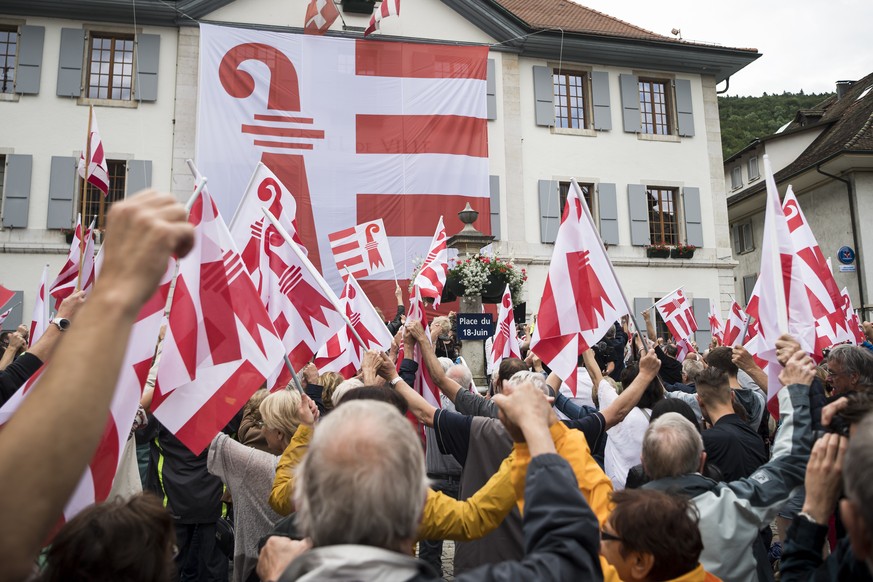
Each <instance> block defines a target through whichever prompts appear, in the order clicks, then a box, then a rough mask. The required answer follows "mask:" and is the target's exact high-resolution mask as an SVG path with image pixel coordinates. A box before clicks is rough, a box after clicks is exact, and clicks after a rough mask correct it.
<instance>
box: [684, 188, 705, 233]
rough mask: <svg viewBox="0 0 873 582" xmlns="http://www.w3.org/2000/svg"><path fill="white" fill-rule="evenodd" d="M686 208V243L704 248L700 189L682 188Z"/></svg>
mask: <svg viewBox="0 0 873 582" xmlns="http://www.w3.org/2000/svg"><path fill="white" fill-rule="evenodd" d="M682 202H683V206H684V208H685V242H686V243H688V244H690V245H694V246H696V247H702V246H703V219H702V214H701V211H700V188H682Z"/></svg>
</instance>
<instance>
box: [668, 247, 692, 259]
mask: <svg viewBox="0 0 873 582" xmlns="http://www.w3.org/2000/svg"><path fill="white" fill-rule="evenodd" d="M693 256H694V249H690V250H679V249H670V258H672V259H690V258H692V257H693Z"/></svg>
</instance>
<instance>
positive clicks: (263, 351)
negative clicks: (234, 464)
mask: <svg viewBox="0 0 873 582" xmlns="http://www.w3.org/2000/svg"><path fill="white" fill-rule="evenodd" d="M188 220H189V222H191V224H193V225H194V247H193V249H192V250H191V252H190V253H189V254H188V255H187V256H186V257H185V258H183V259H182V260H180V261H179V274H178V276H177V277H176V283H175V289H174V291H173V301H172V305H171V309H170V315H169V319H168V324H167V332H166V336H165V338H164V347H163V352H162V355H161V361H160V364H159V366H158V374H157V382H156V386H155V394H154V399H153V401H152V411H153V412H154V415H155V416H156V417H157V418H158V419H159V420H160V421H161V423H162V424H163V425H164V426H165V427H167V429H169V430H170V431H171V432H172V433H173V434H175V435H176V437H177V438H178V439H179V440H180V441H182V442H183V443H184V444H185V446H187V447H188V448H189V449H190V450H191V451H192V452H194V453H195V454H199V453H200V452H202V451H203V449H205V448H206V446H207V445H208V444H209V442H210V441H211V440H212V438H213V437H214V436H215V435H216V434H218V432H219V431H220V430H221V429H222V428H223V427H224V426H225V425H226V424H227V423H228V421H229V420H230V419H231V418H232V417H233V415H234V414H236V413H237V412H238V411H239V409H240V408H242V407H243V405H244V404H245V403H246V401H248V399H249V397H250V396H251V395H252V394H254V392H255V391H256V390H257V389H258V388H259V387H260V386H261V385H263V384H264V382H265V381H266V380H267V378H268V377H269V376H270V375H271V374H273V373H274V372H275V371H276V369H277V368H279V366H281V365H282V358H283V357H284V355H285V348H284V347H283V346H282V342H281V340H280V339H279V336H278V335H277V334H276V330H275V329H274V328H273V323H272V321H271V320H270V318H269V317H268V316H267V311H266V310H265V309H264V305H263V304H262V303H261V300H260V297H259V296H258V292H257V290H256V289H255V287H254V285H253V284H252V280H251V279H250V278H249V277H248V275H247V274H246V272H245V266H244V265H243V262H242V260H241V259H240V257H239V254H238V253H237V251H236V248H235V246H234V244H233V239H232V238H231V236H230V232H229V231H228V230H227V227H226V226H225V224H224V221H223V220H222V218H221V215H220V214H218V209H217V208H216V206H215V204H214V203H213V202H212V198H211V197H210V196H209V194H208V193H207V192H206V190H205V189H204V190H203V192H202V193H201V194H200V196H199V197H198V198H197V200H196V201H195V202H194V205H193V206H192V208H191V214H190V216H189V219H188Z"/></svg>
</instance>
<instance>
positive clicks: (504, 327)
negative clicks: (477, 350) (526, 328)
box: [488, 285, 521, 368]
mask: <svg viewBox="0 0 873 582" xmlns="http://www.w3.org/2000/svg"><path fill="white" fill-rule="evenodd" d="M488 356H489V357H490V358H491V365H492V366H494V368H497V366H499V365H500V362H502V361H503V358H521V346H520V345H519V344H518V333H517V332H516V329H515V314H514V312H513V310H512V293H511V291H510V290H509V285H507V286H506V290H505V291H504V292H503V299H501V301H500V309H499V310H498V311H497V328H496V330H495V331H494V341H493V342H492V344H491V353H490V354H488Z"/></svg>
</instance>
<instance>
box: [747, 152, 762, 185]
mask: <svg viewBox="0 0 873 582" xmlns="http://www.w3.org/2000/svg"><path fill="white" fill-rule="evenodd" d="M760 177H761V172H759V171H758V156H752V157H751V158H749V182H752V181H754V180H757V179H758V178H760Z"/></svg>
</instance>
